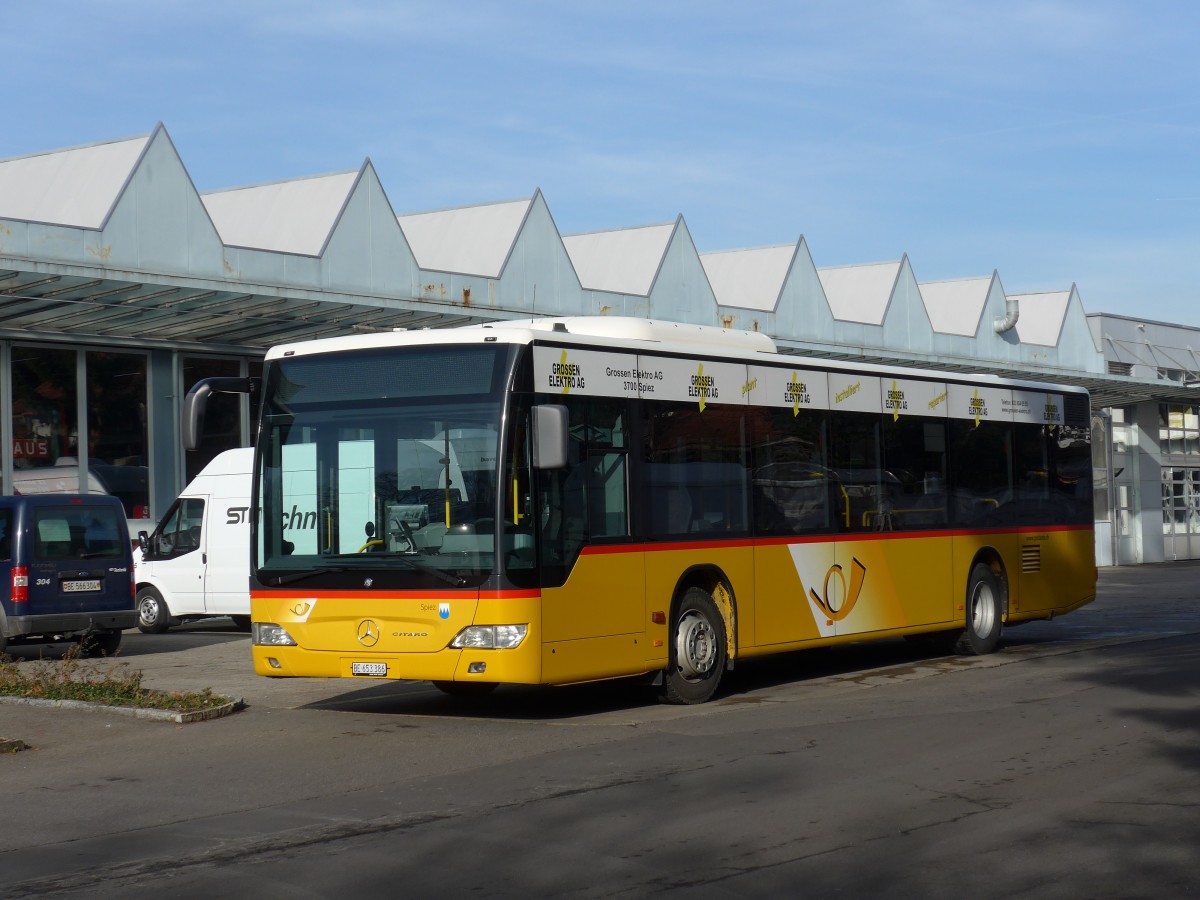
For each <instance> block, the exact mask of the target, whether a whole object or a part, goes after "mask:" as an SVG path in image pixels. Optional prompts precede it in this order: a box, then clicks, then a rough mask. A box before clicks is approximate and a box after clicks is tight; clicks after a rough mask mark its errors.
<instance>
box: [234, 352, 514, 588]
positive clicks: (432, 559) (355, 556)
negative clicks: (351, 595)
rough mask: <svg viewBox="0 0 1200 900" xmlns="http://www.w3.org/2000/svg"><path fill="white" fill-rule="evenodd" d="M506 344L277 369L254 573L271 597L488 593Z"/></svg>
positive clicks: (271, 387)
mask: <svg viewBox="0 0 1200 900" xmlns="http://www.w3.org/2000/svg"><path fill="white" fill-rule="evenodd" d="M507 369H508V347H507V345H499V346H497V345H484V346H479V345H474V346H456V345H445V344H437V345H433V346H424V347H400V348H391V349H386V350H365V351H360V352H356V353H337V354H328V355H320V354H314V355H309V356H300V357H296V358H293V359H282V360H276V361H272V362H271V363H269V365H268V370H267V373H266V377H265V387H264V396H263V418H262V431H261V433H260V437H259V454H260V456H259V467H258V473H259V481H258V484H257V486H256V489H257V491H258V503H257V504H256V508H258V509H260V510H261V517H260V520H259V521H258V522H256V523H255V525H256V528H257V536H256V540H255V541H254V543H255V548H256V549H255V553H256V559H255V570H256V576H257V577H258V579H259V580H260V581H261V582H262V583H263V584H266V585H270V586H277V585H284V584H288V583H292V582H299V581H303V580H306V579H315V580H317V581H318V582H319V583H320V584H323V585H326V586H329V587H334V586H344V587H355V588H361V587H363V586H364V585H365V586H368V587H371V586H374V587H378V588H389V587H391V588H398V589H408V588H421V589H424V588H428V587H432V586H438V587H443V588H444V587H445V586H446V585H447V584H449V585H453V586H459V587H466V586H477V585H478V584H480V583H481V582H482V581H483V579H485V578H486V577H487V576H488V574H489V573H490V572H491V570H492V566H493V562H494V559H495V531H496V529H495V516H496V484H497V476H496V471H497V466H496V460H497V456H498V452H499V444H498V441H499V426H500V421H501V414H502V410H503V398H504V390H503V389H504V385H505V383H506V373H507Z"/></svg>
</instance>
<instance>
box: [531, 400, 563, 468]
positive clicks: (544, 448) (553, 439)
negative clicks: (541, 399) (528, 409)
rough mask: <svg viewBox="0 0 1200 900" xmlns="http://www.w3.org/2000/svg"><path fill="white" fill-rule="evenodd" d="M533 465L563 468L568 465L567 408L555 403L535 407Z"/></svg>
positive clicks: (536, 466) (535, 466)
mask: <svg viewBox="0 0 1200 900" xmlns="http://www.w3.org/2000/svg"><path fill="white" fill-rule="evenodd" d="M532 412H533V467H534V468H535V469H562V468H565V467H566V465H567V430H568V427H569V422H568V418H567V408H566V407H565V406H558V405H554V404H542V405H540V406H535V407H533V410H532Z"/></svg>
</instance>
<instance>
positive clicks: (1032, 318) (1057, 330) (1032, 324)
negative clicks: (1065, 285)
mask: <svg viewBox="0 0 1200 900" xmlns="http://www.w3.org/2000/svg"><path fill="white" fill-rule="evenodd" d="M1008 298H1009V299H1010V300H1016V301H1017V302H1018V309H1019V310H1020V316H1019V318H1018V319H1017V326H1016V331H1017V337H1019V338H1020V340H1021V343H1023V344H1038V345H1039V346H1042V347H1057V346H1058V338H1059V335H1060V334H1062V327H1063V320H1064V319H1065V318H1066V315H1067V306H1068V304H1069V303H1070V302H1071V292H1070V291H1049V292H1047V293H1044V294H1009V295H1008Z"/></svg>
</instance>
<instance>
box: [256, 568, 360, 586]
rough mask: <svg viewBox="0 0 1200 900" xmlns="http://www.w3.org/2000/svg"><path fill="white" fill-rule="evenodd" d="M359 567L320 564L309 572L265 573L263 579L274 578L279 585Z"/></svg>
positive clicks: (350, 570) (351, 570) (276, 584)
mask: <svg viewBox="0 0 1200 900" xmlns="http://www.w3.org/2000/svg"><path fill="white" fill-rule="evenodd" d="M357 568H358V567H357V566H320V567H319V568H316V569H309V570H308V571H307V572H293V573H292V574H290V575H274V576H270V575H264V576H263V580H266V579H267V578H274V579H275V581H274V583H275V586H276V587H279V586H281V585H284V584H291V583H292V582H295V581H303V580H304V579H305V578H311V577H312V576H314V575H327V574H329V573H330V572H353V571H354V570H355V569H357Z"/></svg>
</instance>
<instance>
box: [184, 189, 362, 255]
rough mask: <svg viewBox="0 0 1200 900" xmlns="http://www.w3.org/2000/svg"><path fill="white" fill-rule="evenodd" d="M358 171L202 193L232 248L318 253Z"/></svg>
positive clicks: (210, 211) (213, 217)
mask: <svg viewBox="0 0 1200 900" xmlns="http://www.w3.org/2000/svg"><path fill="white" fill-rule="evenodd" d="M358 175H359V170H355V171H353V172H337V173H335V174H332V175H316V176H313V177H311V178H299V179H296V180H294V181H279V182H275V183H274V184H260V185H255V186H252V187H243V188H230V189H228V190H223V191H213V192H211V193H207V194H202V195H201V196H200V199H201V200H203V201H204V206H205V208H207V209H208V214H209V216H211V217H212V220H213V225H215V226H216V228H217V233H218V234H220V235H221V241H222V242H223V243H224V244H225V245H226V246H230V247H249V248H251V249H254V250H273V251H275V252H278V253H302V254H305V255H307V256H318V255H319V254H320V253H321V248H322V247H324V246H325V241H326V240H327V239H328V237H329V233H330V232H331V231H332V230H333V226H334V225H335V224H336V222H337V217H338V214H339V213H341V211H342V207H343V206H345V204H346V198H347V197H348V196H349V195H350V190H351V188H353V187H354V182H355V180H356V179H357V178H358Z"/></svg>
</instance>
